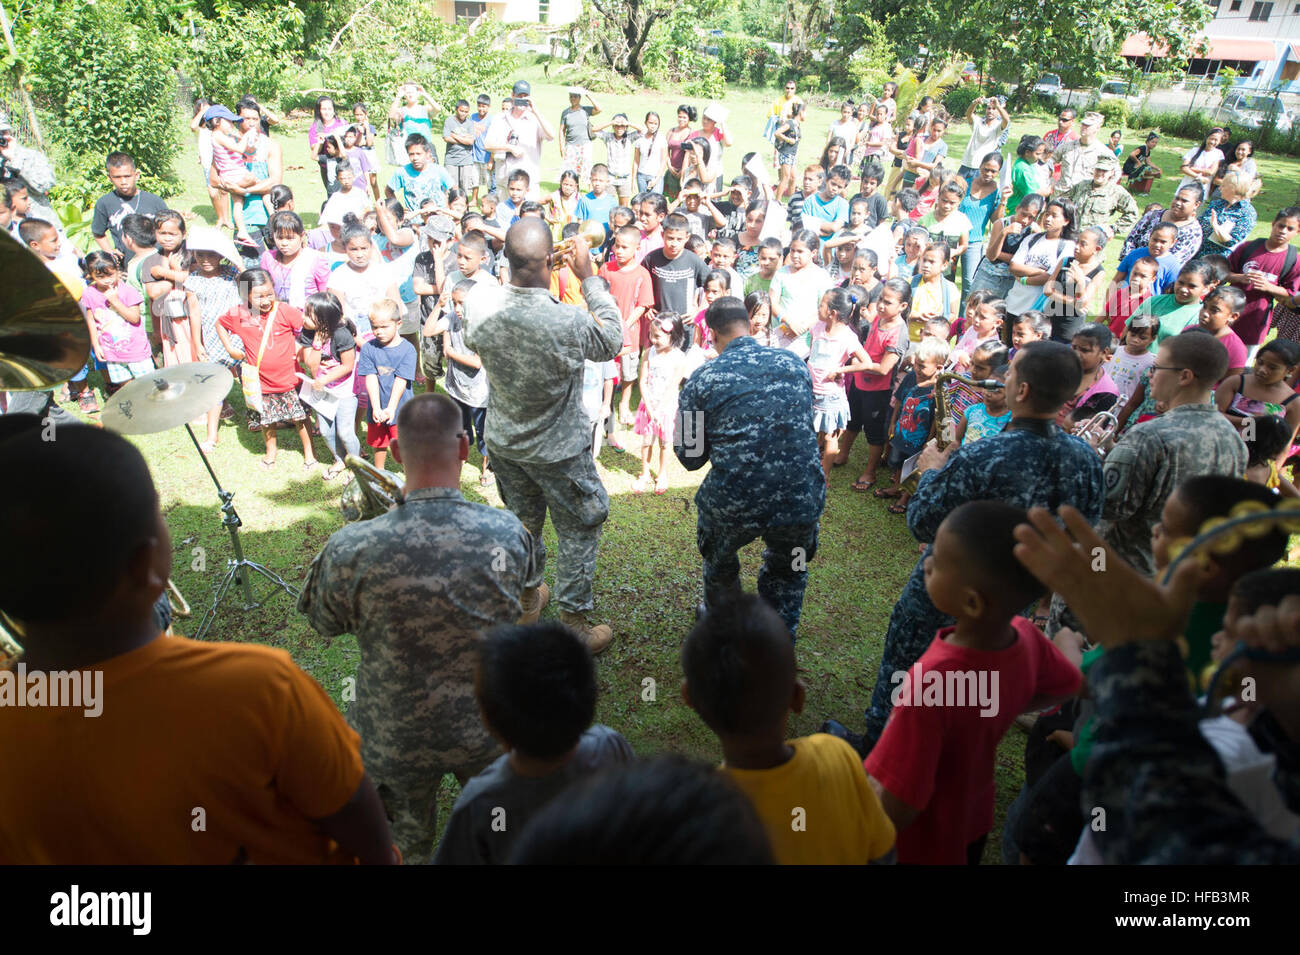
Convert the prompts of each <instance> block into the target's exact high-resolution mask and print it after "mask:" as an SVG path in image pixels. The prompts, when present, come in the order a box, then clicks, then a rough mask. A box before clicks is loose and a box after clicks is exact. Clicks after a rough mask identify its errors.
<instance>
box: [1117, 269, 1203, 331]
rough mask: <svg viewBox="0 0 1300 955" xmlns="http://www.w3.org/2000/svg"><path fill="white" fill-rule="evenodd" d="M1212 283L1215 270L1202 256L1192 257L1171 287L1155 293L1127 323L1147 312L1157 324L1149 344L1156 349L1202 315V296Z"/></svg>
mask: <svg viewBox="0 0 1300 955" xmlns="http://www.w3.org/2000/svg"><path fill="white" fill-rule="evenodd" d="M1213 282H1214V269H1213V268H1212V267H1211V266H1210V264H1209V263H1208V262H1205V261H1204V260H1202V259H1192V261H1190V262H1188V263H1187V264H1186V265H1184V266H1183V268H1182V271H1180V272H1179V273H1178V278H1177V279H1176V280H1175V281H1174V290H1173V291H1172V292H1168V293H1166V294H1164V295H1156V296H1153V297H1152V298H1149V299H1147V300H1146V301H1144V302H1143V303H1142V304H1141V305H1139V306H1138V308H1137V311H1135V312H1134V313H1133V315H1132V316H1131V317H1130V318H1129V324H1130V325H1132V324H1133V320H1134V319H1135V318H1137V317H1138V316H1139V315H1150V316H1151V317H1152V318H1154V319H1155V320H1156V322H1157V323H1158V328H1157V331H1156V339H1155V341H1153V342H1152V343H1151V351H1153V352H1154V351H1155V350H1156V349H1157V348H1158V347H1159V345H1160V343H1161V342H1162V341H1164V340H1165V339H1166V338H1168V337H1169V336H1170V335H1177V334H1178V333H1179V332H1181V331H1182V330H1183V329H1184V328H1186V327H1187V326H1188V325H1195V324H1197V323H1198V322H1199V321H1200V318H1201V299H1203V298H1205V296H1206V294H1208V293H1209V291H1210V288H1211V286H1212V285H1213Z"/></svg>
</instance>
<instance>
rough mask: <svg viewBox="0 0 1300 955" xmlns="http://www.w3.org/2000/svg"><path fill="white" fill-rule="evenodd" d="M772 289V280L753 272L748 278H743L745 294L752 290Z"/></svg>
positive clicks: (766, 290) (763, 290)
mask: <svg viewBox="0 0 1300 955" xmlns="http://www.w3.org/2000/svg"><path fill="white" fill-rule="evenodd" d="M771 290H772V280H771V279H765V278H763V276H761V275H759V274H758V273H757V272H755V273H754V274H753V275H751V276H750V277H749V278H747V279H745V294H746V295H749V294H750V293H752V292H770V291H771Z"/></svg>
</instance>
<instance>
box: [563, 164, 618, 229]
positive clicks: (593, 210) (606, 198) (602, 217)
mask: <svg viewBox="0 0 1300 955" xmlns="http://www.w3.org/2000/svg"><path fill="white" fill-rule="evenodd" d="M617 207H618V196H617V195H615V194H614V193H612V192H610V191H609V167H608V166H606V165H605V164H604V163H596V165H594V166H592V167H591V192H589V193H587V194H586V195H585V196H583V197H582V198H581V199H579V200H578V208H577V209H576V210H575V211H574V216H576V217H577V220H578V221H579V222H588V221H590V222H607V221H609V219H610V214H611V213H612V212H613V210H614V209H615V208H617ZM608 234H609V233H606V235H608Z"/></svg>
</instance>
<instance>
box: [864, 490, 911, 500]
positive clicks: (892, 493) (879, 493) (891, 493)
mask: <svg viewBox="0 0 1300 955" xmlns="http://www.w3.org/2000/svg"><path fill="white" fill-rule="evenodd" d="M871 496H872V497H878V498H880V499H881V500H892V499H894V498H896V497H902V496H903V492H902V491H896V490H893V489H891V488H887V487H878V488H876V489H875V490H874V491H872V492H871Z"/></svg>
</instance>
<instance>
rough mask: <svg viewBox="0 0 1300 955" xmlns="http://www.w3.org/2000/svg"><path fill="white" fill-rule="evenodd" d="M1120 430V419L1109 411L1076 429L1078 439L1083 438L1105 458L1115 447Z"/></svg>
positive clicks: (1094, 416) (1101, 413)
mask: <svg viewBox="0 0 1300 955" xmlns="http://www.w3.org/2000/svg"><path fill="white" fill-rule="evenodd" d="M1118 429H1119V418H1117V417H1116V416H1115V415H1114V414H1112V413H1111V412H1109V411H1098V412H1097V413H1096V414H1095V415H1093V416H1092V417H1091V418H1089V419H1088V420H1087V421H1085V422H1083V423H1082V424H1080V425H1078V426H1076V427H1075V429H1074V434H1075V436H1076V437H1080V438H1083V440H1084V441H1087V442H1088V444H1090V445H1092V447H1093V448H1094V449H1095V450H1096V452H1097V453H1098V454H1099V455H1101V456H1102V457H1103V458H1104V457H1106V455H1107V454H1109V453H1110V450H1111V448H1113V447H1115V435H1116V432H1117V431H1118Z"/></svg>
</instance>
